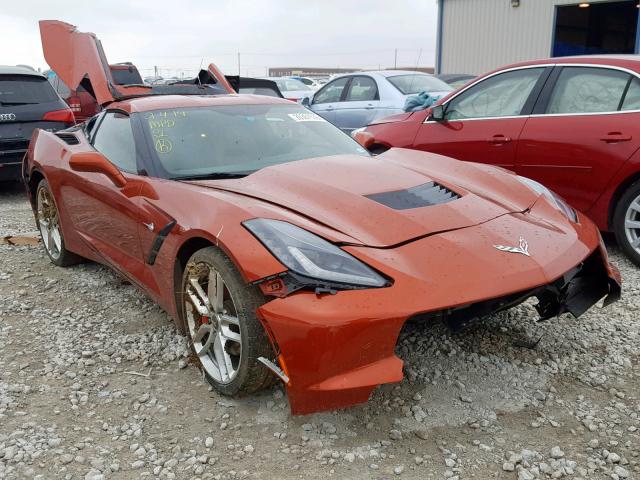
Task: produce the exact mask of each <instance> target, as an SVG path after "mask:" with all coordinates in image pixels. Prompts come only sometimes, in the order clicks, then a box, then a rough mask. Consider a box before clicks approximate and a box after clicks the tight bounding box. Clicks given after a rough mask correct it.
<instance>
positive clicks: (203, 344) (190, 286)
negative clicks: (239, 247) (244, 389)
mask: <svg viewBox="0 0 640 480" xmlns="http://www.w3.org/2000/svg"><path fill="white" fill-rule="evenodd" d="M188 268H189V272H188V275H187V277H186V281H185V286H184V290H185V291H184V293H185V313H186V318H187V325H188V328H189V335H190V337H191V341H192V343H193V348H194V350H195V353H196V355H198V358H199V359H200V363H201V364H202V367H203V368H204V370H205V371H206V373H207V374H208V375H209V376H210V377H211V378H212V379H213V380H215V381H216V382H218V383H221V384H227V383H230V382H232V381H233V379H234V378H235V377H236V375H237V374H238V370H239V369H240V362H241V352H242V336H241V333H240V320H239V319H238V314H237V310H236V307H235V303H234V301H233V298H232V296H231V292H230V291H229V289H228V288H227V286H226V284H225V282H224V280H223V278H222V275H220V273H219V272H217V271H216V270H215V269H214V268H213V267H212V266H211V265H208V264H206V263H199V264H197V265H191V266H189V267H188Z"/></svg>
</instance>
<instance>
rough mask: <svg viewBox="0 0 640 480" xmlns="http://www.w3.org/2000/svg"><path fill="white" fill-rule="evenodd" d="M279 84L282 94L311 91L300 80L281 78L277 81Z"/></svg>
mask: <svg viewBox="0 0 640 480" xmlns="http://www.w3.org/2000/svg"><path fill="white" fill-rule="evenodd" d="M275 82H276V83H277V84H278V88H279V89H280V91H281V92H291V91H295V90H311V88H309V87H308V86H307V85H305V84H304V83H302V82H301V81H300V80H295V79H293V78H279V79H277V80H275Z"/></svg>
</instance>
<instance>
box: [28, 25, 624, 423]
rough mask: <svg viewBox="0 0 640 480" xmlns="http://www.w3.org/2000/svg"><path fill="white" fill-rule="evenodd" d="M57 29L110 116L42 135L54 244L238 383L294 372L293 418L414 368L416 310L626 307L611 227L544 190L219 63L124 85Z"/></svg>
mask: <svg viewBox="0 0 640 480" xmlns="http://www.w3.org/2000/svg"><path fill="white" fill-rule="evenodd" d="M41 33H42V38H43V45H44V52H45V57H46V59H47V61H48V63H49V64H50V66H51V67H52V68H53V69H54V70H55V71H56V72H57V73H58V75H60V77H61V78H62V79H63V80H64V82H65V83H67V84H68V85H70V86H72V87H75V86H77V85H78V84H79V83H80V82H83V81H84V82H85V83H87V79H88V81H89V82H90V88H91V91H92V92H93V93H94V95H95V96H96V98H97V99H98V101H100V103H102V104H103V105H104V107H105V109H104V111H102V112H101V113H100V114H98V115H97V116H96V117H93V118H91V119H90V120H88V121H87V122H85V123H84V124H82V125H80V126H77V127H75V128H70V129H68V130H66V131H62V132H56V133H52V132H47V131H44V130H38V131H36V132H35V133H34V136H33V138H32V141H31V145H30V148H29V152H28V154H27V156H26V158H25V162H24V168H23V175H24V181H25V183H26V185H27V188H28V192H29V195H30V198H31V202H32V205H33V209H34V212H35V216H36V221H37V225H38V228H39V230H40V232H41V234H42V238H43V244H44V247H45V249H46V252H47V254H48V255H49V257H50V258H51V261H52V262H53V263H55V264H56V265H60V266H67V265H71V264H73V263H76V262H78V261H81V260H82V259H91V260H93V261H96V262H100V263H103V264H105V265H108V266H110V267H112V268H113V269H115V270H117V271H118V272H120V273H121V274H122V275H124V276H126V277H127V278H128V279H129V280H130V281H131V282H132V283H133V284H135V285H137V286H138V287H139V288H140V289H142V290H143V291H144V292H146V293H147V294H148V295H149V296H150V297H152V298H153V299H154V300H155V301H156V302H158V303H159V304H160V305H161V306H162V307H163V308H164V309H165V310H166V311H167V312H169V313H170V314H171V315H172V316H173V317H174V318H175V319H176V323H177V325H178V328H180V329H181V331H183V332H184V333H185V334H186V335H187V337H188V340H189V344H190V347H191V348H192V350H193V353H194V354H195V356H196V357H197V358H198V359H199V362H200V366H201V368H202V370H203V371H204V373H205V375H206V378H207V379H208V380H209V382H210V383H211V384H212V385H213V386H214V387H215V388H216V389H217V390H218V391H220V392H222V393H223V394H226V395H239V394H247V393H250V392H254V391H257V390H259V389H261V388H263V387H264V386H266V385H269V384H270V383H272V382H273V381H274V379H276V378H280V379H281V380H282V381H283V382H284V384H285V385H286V388H287V392H288V396H289V402H290V405H291V410H292V412H293V413H295V414H299V413H309V412H314V411H318V410H326V409H334V408H339V407H346V406H349V405H353V404H356V403H360V402H365V401H367V399H368V397H369V395H370V393H371V391H372V390H373V389H374V388H375V387H376V386H377V385H380V384H384V383H389V382H398V381H400V380H401V379H402V361H401V360H400V359H399V358H398V357H397V356H396V355H395V354H394V347H395V344H396V341H397V338H398V334H399V331H400V329H401V328H402V326H403V324H404V323H405V322H406V321H407V320H409V319H419V320H421V321H431V320H435V319H438V320H444V321H446V322H448V323H450V324H451V325H459V324H460V323H462V322H466V321H469V320H472V319H475V318H478V317H482V316H484V315H488V314H491V313H494V312H498V311H501V310H504V309H507V308H510V307H512V306H514V305H517V304H519V303H521V302H523V301H524V300H526V299H528V298H530V297H537V299H538V305H537V309H538V312H539V317H540V319H542V320H544V319H549V318H552V317H554V316H556V315H559V314H562V313H565V312H569V313H571V314H573V315H574V316H576V317H578V316H579V315H581V314H582V313H584V312H585V311H586V310H587V309H589V308H590V307H591V306H592V305H594V304H595V303H596V302H597V301H599V300H600V299H602V298H603V297H606V300H605V305H607V304H609V303H611V302H612V301H615V300H616V299H617V298H619V295H620V276H619V274H618V272H617V270H616V269H615V268H614V267H613V266H611V265H610V263H609V261H608V258H607V253H606V250H605V248H604V246H603V243H602V239H601V237H600V234H599V232H598V229H597V228H596V227H595V226H594V225H593V224H592V223H591V221H589V220H588V219H587V218H586V217H584V216H583V215H582V214H580V213H577V212H576V211H574V210H573V209H572V208H571V207H569V206H568V205H567V204H566V203H565V202H564V201H563V200H562V199H561V198H559V197H557V196H556V195H554V194H553V193H552V192H550V191H549V190H547V189H546V188H544V187H543V186H541V185H540V184H538V183H536V182H534V181H531V180H529V179H527V178H523V177H518V176H516V175H514V174H511V173H509V172H507V171H504V170H501V169H498V168H494V167H490V166H486V165H480V164H472V163H466V162H460V161H456V160H452V159H450V158H447V157H443V156H440V155H435V154H428V153H421V152H416V151H413V150H403V149H391V150H389V151H388V152H386V153H384V154H382V155H379V156H377V157H373V156H371V155H369V154H368V153H367V152H366V151H365V150H364V149H363V148H361V147H360V145H358V144H357V143H356V142H355V141H353V140H352V139H351V138H349V137H348V136H347V135H345V134H344V133H342V132H341V131H340V130H338V129H337V128H335V127H334V126H332V125H331V124H329V123H328V122H326V121H325V120H323V119H322V118H321V117H319V116H317V115H315V114H314V113H312V112H310V111H308V110H306V109H305V108H304V107H302V106H299V105H296V104H293V103H291V102H288V101H286V100H282V99H278V98H272V97H259V96H253V95H236V94H231V93H226V92H228V91H230V90H228V88H227V86H225V84H224V82H223V80H222V78H223V77H221V76H219V75H218V72H217V69H215V67H213V66H212V67H210V68H209V69H208V74H206V75H204V76H205V77H207V82H208V83H207V84H206V85H204V84H201V82H198V83H197V84H194V85H193V91H187V90H183V91H181V92H180V94H171V92H170V91H167V90H163V91H156V90H154V89H153V88H150V87H141V86H131V87H129V86H121V85H116V84H115V83H114V82H112V81H111V79H110V78H109V75H110V74H109V69H108V68H106V67H105V66H106V65H108V62H107V61H106V58H104V53H103V52H102V49H101V48H100V45H99V43H98V41H97V40H96V38H95V36H93V35H92V34H87V33H81V32H78V31H76V30H75V28H74V27H73V26H71V25H67V24H64V23H61V22H52V21H46V22H41ZM212 92H217V94H215V95H211V94H210V93H212Z"/></svg>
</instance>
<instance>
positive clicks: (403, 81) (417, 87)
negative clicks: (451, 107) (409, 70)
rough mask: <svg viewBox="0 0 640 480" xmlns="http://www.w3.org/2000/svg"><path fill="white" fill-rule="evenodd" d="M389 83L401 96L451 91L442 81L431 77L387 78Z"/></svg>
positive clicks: (397, 76)
mask: <svg viewBox="0 0 640 480" xmlns="http://www.w3.org/2000/svg"><path fill="white" fill-rule="evenodd" d="M387 80H389V83H391V85H393V86H394V87H396V88H397V89H398V90H400V93H402V94H403V95H415V94H416V93H420V92H449V91H451V90H453V88H451V87H450V86H449V85H447V84H446V83H444V82H443V81H442V80H440V79H438V78H436V77H433V76H431V75H417V74H416V75H412V74H409V75H395V76H393V77H387Z"/></svg>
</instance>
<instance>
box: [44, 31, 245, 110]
mask: <svg viewBox="0 0 640 480" xmlns="http://www.w3.org/2000/svg"><path fill="white" fill-rule="evenodd" d="M39 23H40V37H41V39H42V50H43V52H44V58H45V59H46V61H47V63H48V64H49V66H50V67H51V69H52V70H53V71H55V72H56V74H57V75H58V76H59V77H60V78H61V79H62V81H63V82H64V83H66V84H67V85H68V86H69V88H71V89H72V90H76V89H77V88H78V86H79V85H80V84H82V86H83V87H85V89H86V90H87V91H88V92H89V93H90V94H92V95H93V96H94V97H95V99H96V101H97V102H98V103H99V104H100V105H102V106H104V105H107V104H109V103H111V102H114V101H116V100H122V99H125V98H128V97H134V96H140V95H148V94H152V93H153V87H151V86H148V85H117V84H116V82H115V81H114V79H113V76H112V75H111V70H110V68H109V62H108V61H107V58H106V56H105V54H104V51H103V49H102V44H101V42H100V40H99V39H98V38H97V37H96V35H95V34H93V33H88V32H79V31H78V29H77V28H76V27H75V26H74V25H70V24H68V23H65V22H61V21H59V20H41V21H40V22H39ZM206 73H207V75H208V77H209V78H207V81H206V82H203V83H209V84H216V83H217V84H219V85H220V87H221V88H222V89H223V91H224V92H226V93H234V92H233V89H232V88H231V86H230V85H229V82H227V80H226V79H225V78H224V75H222V73H221V72H220V70H218V68H217V67H216V66H215V65H214V64H213V63H212V64H211V65H209V68H208V69H207V70H206Z"/></svg>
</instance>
